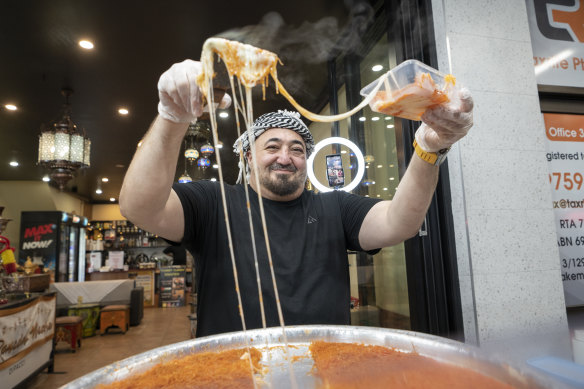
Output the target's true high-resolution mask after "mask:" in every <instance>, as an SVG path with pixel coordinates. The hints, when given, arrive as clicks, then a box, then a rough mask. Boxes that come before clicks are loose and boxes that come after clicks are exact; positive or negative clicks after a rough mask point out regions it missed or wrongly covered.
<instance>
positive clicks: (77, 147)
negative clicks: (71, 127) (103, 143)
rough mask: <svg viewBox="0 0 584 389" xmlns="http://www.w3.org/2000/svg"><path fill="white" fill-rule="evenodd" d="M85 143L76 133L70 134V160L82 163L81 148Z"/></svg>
mask: <svg viewBox="0 0 584 389" xmlns="http://www.w3.org/2000/svg"><path fill="white" fill-rule="evenodd" d="M84 147H85V145H84V142H83V137H82V136H81V135H78V134H73V135H71V161H72V162H78V163H83V149H84Z"/></svg>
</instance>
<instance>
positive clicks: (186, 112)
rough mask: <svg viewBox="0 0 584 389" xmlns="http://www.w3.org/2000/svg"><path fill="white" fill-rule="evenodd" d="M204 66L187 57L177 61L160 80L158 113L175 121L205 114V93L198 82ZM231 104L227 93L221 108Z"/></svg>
mask: <svg viewBox="0 0 584 389" xmlns="http://www.w3.org/2000/svg"><path fill="white" fill-rule="evenodd" d="M201 72H202V66H201V63H200V62H198V61H192V60H190V59H186V60H184V61H183V62H181V63H175V64H174V65H172V66H171V67H170V69H168V70H167V71H166V72H164V73H163V74H162V76H160V80H158V97H159V99H160V102H159V103H158V113H159V114H160V116H161V117H163V118H164V119H166V120H170V121H172V122H175V123H190V122H192V121H195V120H196V118H198V117H199V116H201V115H202V114H203V108H204V107H203V94H202V93H201V90H200V89H199V86H198V85H197V83H196V79H197V76H198V75H199V74H201ZM230 105H231V97H230V96H229V95H228V94H227V93H226V94H225V95H224V96H223V99H222V100H221V102H220V103H219V108H227V107H229V106H230Z"/></svg>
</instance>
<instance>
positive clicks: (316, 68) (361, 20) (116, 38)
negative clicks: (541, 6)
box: [0, 0, 581, 389]
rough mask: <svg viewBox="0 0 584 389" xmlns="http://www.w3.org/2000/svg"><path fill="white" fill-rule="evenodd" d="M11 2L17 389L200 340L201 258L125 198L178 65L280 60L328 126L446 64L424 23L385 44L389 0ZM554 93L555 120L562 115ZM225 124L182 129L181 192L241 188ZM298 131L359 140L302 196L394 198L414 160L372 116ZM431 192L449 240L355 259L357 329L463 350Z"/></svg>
mask: <svg viewBox="0 0 584 389" xmlns="http://www.w3.org/2000/svg"><path fill="white" fill-rule="evenodd" d="M9 3H10V7H8V6H7V7H6V8H7V9H8V8H10V9H11V12H7V13H3V15H0V21H2V23H0V36H4V37H7V38H10V39H6V42H7V43H6V47H5V50H4V58H5V61H3V68H4V69H5V72H2V74H0V85H2V88H0V104H1V106H0V131H1V135H2V141H0V166H2V167H1V168H0V255H1V259H2V266H0V277H1V282H0V322H6V323H10V325H12V327H13V328H17V324H18V320H20V321H22V320H31V321H33V322H34V323H35V325H34V327H35V337H34V341H31V342H30V345H27V348H25V349H22V350H20V351H19V353H18V356H17V357H14V358H12V359H10V358H4V357H3V356H1V355H0V357H2V359H0V379H2V377H4V376H5V377H6V379H8V380H9V381H7V382H9V387H19V388H35V389H36V388H53V387H54V388H56V387H60V386H61V385H65V384H67V383H69V382H70V381H72V380H74V379H77V378H79V377H81V376H84V375H85V374H88V373H91V372H92V371H95V370H96V369H99V368H101V367H103V366H107V365H110V364H113V363H114V362H116V361H120V360H123V359H124V358H128V357H132V356H134V355H137V354H140V353H144V352H148V351H149V350H153V349H156V348H159V347H165V346H168V345H172V344H176V343H178V342H183V341H196V340H197V334H196V323H197V313H196V312H197V292H196V291H197V285H196V274H195V266H194V264H195V263H196V261H197V258H194V257H193V256H192V255H191V253H190V252H188V251H187V250H185V249H184V248H182V247H181V246H176V245H173V244H171V243H169V242H168V241H166V240H165V239H163V237H160V236H157V235H155V234H153V233H151V232H149V231H146V230H143V229H142V228H140V226H138V225H135V224H134V223H132V221H131V220H127V219H126V218H124V217H123V216H122V214H121V212H120V208H119V205H118V201H119V193H120V188H121V186H122V182H123V179H124V175H125V173H126V171H127V169H128V166H129V164H130V162H131V159H132V156H133V154H134V152H135V151H136V150H137V148H139V147H140V146H141V140H142V138H143V137H144V135H145V133H146V131H147V130H148V128H149V126H150V124H151V122H152V121H153V119H154V118H155V116H156V114H157V104H158V95H157V89H156V85H157V81H158V78H159V77H160V75H161V74H162V73H163V72H164V71H165V70H166V69H168V68H169V67H170V66H171V65H172V64H173V63H176V62H180V61H182V60H184V59H185V58H192V59H198V58H199V57H200V53H201V47H202V46H203V43H204V41H205V39H207V38H209V37H212V36H217V35H219V36H224V37H226V38H229V39H234V40H241V41H245V42H246V43H250V44H254V45H257V46H258V47H261V48H264V49H266V50H272V51H274V52H277V53H278V55H279V57H280V59H281V61H282V64H283V65H282V66H280V67H279V70H278V72H279V73H278V75H279V78H280V80H281V82H282V84H283V85H286V88H287V89H288V91H289V92H290V93H291V94H292V95H293V96H294V98H296V100H297V101H298V102H299V103H300V104H301V105H303V106H305V107H306V108H308V109H309V110H310V111H312V112H316V113H319V114H321V115H329V114H336V113H339V112H346V111H348V110H350V109H352V108H353V107H355V106H356V105H357V104H358V103H359V102H360V99H361V98H362V96H360V95H359V90H360V89H361V88H363V87H365V86H366V85H369V84H370V83H372V82H374V81H375V80H376V79H378V77H380V76H381V75H382V74H384V73H385V72H387V71H388V70H389V69H391V68H393V67H395V66H396V65H398V64H399V63H401V62H402V61H403V60H404V59H406V58H405V57H404V56H405V54H404V52H405V51H407V50H411V51H412V52H413V53H415V54H416V56H418V57H424V56H425V57H424V58H420V59H421V60H424V61H425V62H428V63H431V64H432V65H433V66H437V65H436V59H435V53H433V52H432V50H433V49H429V48H428V46H429V45H428V44H427V43H428V41H427V39H429V38H428V36H425V35H424V34H425V33H426V32H425V31H424V29H423V28H418V27H417V26H408V28H410V29H411V31H410V33H411V32H412V31H415V33H416V34H420V36H422V37H423V39H420V41H419V42H417V41H416V42H414V43H412V42H407V40H408V39H411V40H412V41H415V39H414V38H411V37H410V36H409V35H408V34H406V35H408V37H407V39H406V38H404V37H402V36H400V34H399V33H397V32H395V31H392V33H388V32H389V31H390V30H391V28H389V27H388V26H391V23H392V22H393V21H394V20H393V19H392V18H393V17H394V16H388V11H387V10H388V9H390V8H391V7H393V6H396V4H397V3H400V2H394V1H365V2H360V1H355V2H352V1H346V2H334V1H324V2H309V1H304V0H300V1H299V2H294V3H292V2H290V3H278V4H277V5H276V4H275V3H274V2H268V1H259V2H255V3H254V6H253V7H251V6H249V4H245V3H242V4H236V3H229V7H228V8H229V11H228V12H226V11H225V4H212V3H205V4H202V3H201V2H196V1H176V2H168V4H166V3H161V2H155V1H143V2H136V1H125V2H112V1H109V0H106V1H99V2H96V1H90V0H78V1H76V2H73V3H72V2H69V1H66V0H58V1H51V2H41V1H33V2H32V4H31V3H30V2H19V1H12V0H11V1H9ZM417 3H419V4H422V3H429V2H424V1H421V2H417ZM426 5H427V4H426ZM423 8H424V7H423V6H420V9H423ZM420 14H423V12H420ZM396 15H397V14H396ZM425 16H427V15H425ZM416 17H421V18H422V17H424V15H422V16H420V15H416ZM412 18H413V16H412ZM403 19H404V20H406V19H407V18H406V17H404V18H403ZM405 24H407V23H405ZM414 24H415V23H414ZM399 27H400V28H401V27H403V26H401V25H400V26H399ZM392 28H393V27H392ZM395 28H396V29H399V28H398V27H395ZM402 30H404V31H405V28H402ZM288 36H294V37H295V40H294V41H292V42H287V41H286V40H285V39H284V38H286V37H288ZM411 36H414V34H413V33H411ZM15 37H18V39H16V38H15ZM315 37H317V38H318V39H316V38H315ZM357 37H359V39H357ZM402 38H403V39H402ZM283 42H286V44H284V43H283ZM323 42H328V43H326V44H325V43H323ZM323 44H324V46H323ZM408 45H410V46H408ZM416 50H419V52H420V53H422V54H420V55H418V54H419V53H418V51H416ZM323 53H324V54H326V55H323ZM429 53H430V54H431V55H430V54H429ZM316 54H319V55H316ZM222 72H223V73H222ZM222 77H223V79H222ZM217 79H218V80H220V81H218V86H219V89H222V92H225V91H227V92H228V93H232V92H233V91H229V90H228V89H229V88H228V86H227V85H228V83H226V82H225V79H226V78H225V72H224V70H221V69H219V70H218V77H217ZM222 83H223V84H222ZM544 95H545V94H544ZM253 96H254V116H256V117H257V116H259V115H260V114H262V113H265V112H269V111H274V110H278V109H290V110H291V109H293V108H292V106H291V105H290V104H289V103H288V102H287V101H286V100H285V99H284V98H283V97H282V96H281V95H280V94H278V93H276V92H275V90H274V88H273V85H270V87H269V88H267V89H266V93H265V98H264V97H263V96H262V90H261V88H256V89H255V90H254V92H253ZM544 97H545V96H544ZM547 97H548V98H549V99H550V101H549V102H547V103H546V101H545V99H543V101H544V103H543V105H542V106H543V107H544V108H545V107H551V106H552V105H553V106H554V107H556V108H557V106H558V105H562V104H563V101H556V100H557V99H556V100H554V99H553V98H552V97H554V96H552V95H548V96H547ZM551 100H554V101H551ZM546 104H547V105H546ZM554 104H555V105H554ZM558 109H559V108H558ZM573 109H576V108H573ZM577 109H580V111H578V112H580V113H581V106H580V105H578V108H577ZM550 110H551V111H553V109H551V108H550ZM217 121H218V124H219V131H220V132H219V139H218V140H219V141H218V142H214V140H213V134H212V131H211V123H210V118H209V116H208V115H207V116H203V117H201V118H200V119H199V120H198V121H197V122H196V123H193V124H191V125H190V126H189V128H188V131H187V133H186V135H185V137H184V139H183V142H182V147H181V150H180V155H179V158H178V161H177V167H176V172H175V179H174V182H176V183H188V182H191V181H197V180H211V181H223V182H225V183H227V184H234V183H235V181H236V179H237V176H238V174H239V168H238V157H237V156H236V155H235V154H234V153H233V152H232V144H233V142H234V141H235V139H236V138H237V137H238V133H237V126H236V119H235V116H234V114H233V109H219V110H218V111H217ZM305 121H306V122H307V125H308V127H309V128H310V130H311V132H312V134H313V136H314V139H315V142H316V143H318V142H321V141H325V140H327V139H329V138H331V137H341V138H344V139H350V140H352V141H353V142H354V144H342V143H338V142H337V143H332V144H330V145H327V146H325V147H323V149H322V150H321V151H320V152H319V153H317V155H316V156H315V157H314V159H313V160H312V165H311V169H312V170H313V174H314V179H311V182H309V183H308V185H307V187H308V189H311V190H315V191H319V190H322V189H319V186H320V187H324V188H325V190H331V189H342V187H346V186H348V185H350V184H355V189H354V190H353V192H354V193H357V194H359V195H362V196H367V197H372V198H379V199H383V200H391V199H392V198H393V196H394V194H395V193H396V190H397V189H398V185H399V182H400V179H401V177H402V176H403V174H404V171H405V168H406V167H407V161H409V158H411V157H412V151H411V150H410V149H411V148H410V147H409V145H411V143H412V139H411V138H412V136H413V133H414V130H415V128H414V127H413V126H414V125H413V124H412V122H411V121H408V120H403V119H400V118H398V117H394V116H389V115H383V114H379V113H377V112H374V111H373V110H371V108H370V107H369V106H366V107H365V108H364V109H363V110H361V111H360V112H359V113H358V114H356V115H354V116H353V117H351V118H349V119H345V120H341V121H338V122H335V123H319V122H310V121H308V120H305ZM64 144H66V146H67V147H65V148H60V146H62V145H64ZM355 148H357V149H358V152H359V153H361V154H362V156H363V162H362V163H361V166H360V165H359V163H358V160H357V157H356V150H355ZM59 153H61V154H59ZM219 163H220V164H221V167H222V169H221V171H222V174H223V175H222V176H220V175H219ZM445 169H447V167H445V168H444V170H443V172H444V173H441V174H444V175H447V170H445ZM360 170H363V172H362V173H361V172H360ZM361 174H362V176H361ZM437 193H438V195H437V196H438V197H437V199H438V200H437V201H435V202H434V203H433V204H432V208H431V211H430V212H429V215H430V216H429V218H428V220H427V223H425V225H424V228H426V229H427V230H431V229H432V228H434V229H435V231H436V230H440V231H446V232H445V233H444V234H443V235H442V236H439V237H438V238H435V237H432V239H438V240H434V241H432V242H431V243H427V242H426V243H422V240H421V236H422V234H420V237H416V238H414V239H412V240H410V241H407V242H405V243H402V244H398V245H395V246H392V247H389V248H384V249H382V250H381V251H380V252H379V253H377V254H375V255H369V254H365V253H358V252H348V259H349V279H350V291H351V300H350V302H348V304H350V316H351V325H352V326H359V327H373V328H380V329H393V330H403V331H419V332H420V333H426V334H433V335H438V336H442V337H444V338H445V339H447V340H448V338H450V339H451V340H458V341H464V340H465V339H464V334H463V324H462V307H461V300H460V293H459V285H458V273H457V271H458V270H457V267H456V251H455V249H454V248H453V247H454V243H453V236H452V235H453V234H454V233H453V230H452V226H451V224H452V216H451V211H450V208H449V205H444V203H445V202H444V201H442V200H443V199H444V198H446V199H448V198H449V188H448V181H445V183H444V182H443V181H441V182H440V184H439V188H438V190H437ZM444 215H446V216H444ZM431 261H433V262H431ZM414 274H416V276H414ZM418 275H419V276H418ZM421 285H422V286H421ZM27 311H28V313H23V312H27ZM11 315H17V316H14V317H12V318H11ZM26 315H30V316H26ZM11 320H13V321H11ZM47 323H50V325H48V324H47ZM17 341H18V340H16V341H15V342H17ZM11 357H12V356H11Z"/></svg>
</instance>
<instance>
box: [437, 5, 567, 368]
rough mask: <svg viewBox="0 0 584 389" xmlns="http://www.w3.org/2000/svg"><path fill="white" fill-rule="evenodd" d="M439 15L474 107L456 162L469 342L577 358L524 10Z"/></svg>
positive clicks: (444, 10) (444, 61)
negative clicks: (569, 324) (472, 122)
mask: <svg viewBox="0 0 584 389" xmlns="http://www.w3.org/2000/svg"><path fill="white" fill-rule="evenodd" d="M432 7H433V18H434V25H435V33H436V42H437V50H438V59H439V64H440V66H439V67H440V69H441V70H443V71H444V72H447V73H449V72H452V73H453V74H454V75H455V76H456V77H457V79H458V81H459V82H461V83H462V84H464V85H465V86H466V87H468V88H469V89H470V90H471V92H472V95H473V97H474V101H475V111H474V120H475V125H474V127H473V129H472V130H471V132H470V133H469V135H468V136H467V137H466V138H464V139H463V140H462V141H461V142H459V143H458V144H457V145H456V146H455V147H453V149H452V150H451V152H450V155H449V157H448V161H449V162H448V164H449V169H450V178H451V189H452V199H453V204H452V206H453V213H454V218H455V233H456V247H457V254H458V265H459V275H460V287H461V295H462V303H463V311H464V324H465V337H466V339H467V342H469V343H475V344H479V345H480V346H481V347H484V348H487V349H490V350H497V351H498V352H501V353H503V354H504V355H505V356H506V357H515V358H517V359H518V360H519V361H524V360H525V359H526V358H529V357H531V356H537V355H550V354H553V355H558V356H561V357H565V358H570V357H571V351H570V340H569V333H568V327H567V321H566V308H565V303H564V295H563V289H562V281H561V274H560V262H559V256H558V250H557V244H556V238H555V230H554V219H553V214H552V209H551V204H552V202H551V192H550V189H549V185H548V180H547V175H548V173H547V165H546V162H545V158H542V155H545V153H544V151H545V144H544V138H543V137H544V124H543V118H542V115H541V112H540V106H539V98H538V93H537V84H536V80H535V76H534V71H533V62H532V50H531V42H530V34H529V28H528V22H527V12H526V9H525V2H524V0H492V1H487V2H469V1H465V0H432ZM449 61H450V64H451V67H450V65H449Z"/></svg>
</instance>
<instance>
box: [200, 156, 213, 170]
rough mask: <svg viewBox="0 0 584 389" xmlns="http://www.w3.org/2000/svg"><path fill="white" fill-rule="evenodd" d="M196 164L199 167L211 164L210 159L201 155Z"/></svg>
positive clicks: (206, 166)
mask: <svg viewBox="0 0 584 389" xmlns="http://www.w3.org/2000/svg"><path fill="white" fill-rule="evenodd" d="M197 166H198V167H200V168H201V169H206V168H208V167H209V166H211V160H210V159H209V158H205V157H201V158H199V159H198V160H197Z"/></svg>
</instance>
